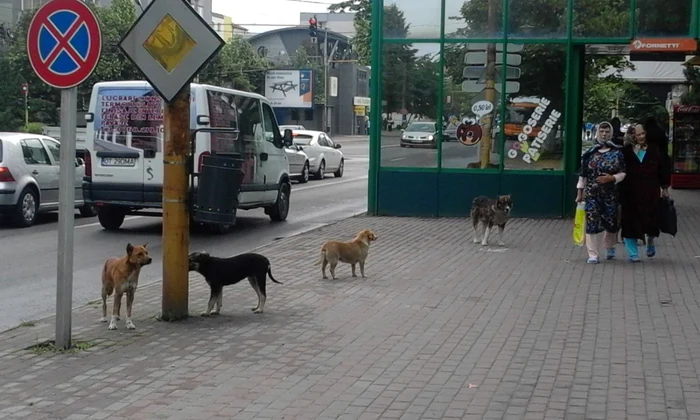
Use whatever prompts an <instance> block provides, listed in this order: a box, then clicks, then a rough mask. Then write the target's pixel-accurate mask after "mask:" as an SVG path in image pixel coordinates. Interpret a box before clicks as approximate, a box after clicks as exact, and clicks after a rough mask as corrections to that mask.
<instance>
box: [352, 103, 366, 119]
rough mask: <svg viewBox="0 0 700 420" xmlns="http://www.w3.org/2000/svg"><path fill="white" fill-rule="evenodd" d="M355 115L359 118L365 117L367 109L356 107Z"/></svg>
mask: <svg viewBox="0 0 700 420" xmlns="http://www.w3.org/2000/svg"><path fill="white" fill-rule="evenodd" d="M354 108H355V115H359V116H364V115H365V107H364V106H357V105H356V106H355V107H354Z"/></svg>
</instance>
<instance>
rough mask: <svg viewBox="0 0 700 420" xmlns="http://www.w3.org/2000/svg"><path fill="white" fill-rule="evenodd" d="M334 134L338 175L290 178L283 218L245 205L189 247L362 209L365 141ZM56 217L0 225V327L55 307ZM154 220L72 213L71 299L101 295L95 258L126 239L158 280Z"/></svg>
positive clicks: (258, 241) (234, 241)
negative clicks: (221, 228)
mask: <svg viewBox="0 0 700 420" xmlns="http://www.w3.org/2000/svg"><path fill="white" fill-rule="evenodd" d="M336 141H337V142H338V143H341V144H342V147H343V148H342V150H343V153H344V155H345V157H346V164H345V174H344V175H343V178H340V179H337V178H333V177H332V175H331V176H330V177H329V178H326V179H325V180H323V181H314V180H311V181H310V182H309V183H307V184H296V183H295V184H293V185H292V195H291V209H290V214H289V217H288V219H287V221H286V222H284V223H272V222H270V219H269V217H268V216H266V215H265V214H264V212H263V210H262V209H256V210H250V211H244V212H241V213H239V216H238V220H237V224H236V226H235V227H234V228H233V229H232V231H231V232H229V233H227V234H225V235H214V234H210V233H204V232H197V231H194V232H192V234H191V237H190V249H192V250H206V251H208V252H210V253H212V254H215V255H223V256H228V255H233V254H237V253H241V252H246V251H249V250H251V249H253V248H257V247H259V246H262V245H265V244H267V243H270V242H272V241H274V240H277V239H279V238H284V237H287V236H291V235H294V234H298V233H301V232H303V231H306V230H309V229H313V228H316V227H319V226H323V225H325V224H329V223H333V222H336V221H338V220H342V219H344V218H347V217H350V216H353V215H355V214H358V213H362V212H364V211H366V209H367V169H368V166H369V159H368V145H367V141H358V140H357V139H353V140H352V141H347V142H343V140H342V139H340V138H337V139H336ZM57 220H58V215H57V214H55V213H53V214H46V215H43V216H42V217H41V218H40V220H39V221H38V223H37V224H36V225H35V226H32V227H31V228H26V229H17V228H13V227H11V226H8V225H7V224H2V225H0V273H2V274H1V275H0V331H2V330H5V329H7V328H11V327H14V326H16V325H18V324H19V323H21V322H24V321H31V320H36V319H39V318H42V317H45V316H47V315H51V314H53V313H54V311H55V304H56V248H57V241H58V239H57V233H58V231H57V229H58V227H57V224H56V221H57ZM161 222H162V220H161V219H160V218H153V217H139V216H131V217H127V220H126V221H125V222H124V225H123V226H122V229H121V230H120V231H117V232H108V231H105V230H103V229H102V227H101V226H100V225H99V223H98V222H97V219H96V218H80V217H79V216H76V228H75V251H74V252H75V260H74V261H75V262H74V278H73V304H74V306H75V305H82V304H85V303H86V302H89V301H94V300H97V299H99V298H100V274H101V270H102V264H103V263H104V260H105V259H106V258H107V257H110V256H118V255H123V254H124V252H125V250H124V249H125V247H126V244H127V243H128V242H132V243H138V244H141V243H144V242H148V244H149V246H148V249H149V250H150V254H151V256H152V257H153V260H154V264H153V265H151V266H149V267H147V268H145V269H144V270H143V271H142V272H141V278H140V284H141V285H143V284H148V283H152V282H156V281H160V279H161V276H162V263H161V262H162V245H161V229H162V223H161ZM95 316H96V317H97V316H98V314H97V313H96V314H95Z"/></svg>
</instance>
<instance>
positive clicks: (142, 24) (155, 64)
mask: <svg viewBox="0 0 700 420" xmlns="http://www.w3.org/2000/svg"><path fill="white" fill-rule="evenodd" d="M223 46H224V41H223V40H222V39H221V37H219V35H218V34H217V33H216V32H215V31H214V30H213V29H212V28H211V27H210V26H209V25H208V24H207V22H206V21H204V19H203V18H202V17H201V16H200V15H199V14H197V12H196V10H195V9H194V8H193V7H191V6H190V4H189V1H188V0H153V1H152V2H151V3H150V4H149V5H148V6H147V7H146V9H145V10H144V11H143V13H141V15H140V16H139V18H138V20H137V21H136V22H135V23H134V25H133V26H132V27H131V28H130V29H129V31H128V32H127V33H126V35H124V38H122V40H121V42H120V43H119V47H120V48H121V50H122V51H123V52H124V54H125V55H126V56H127V57H128V58H129V59H130V60H131V61H132V62H133V63H134V65H135V66H136V67H137V68H138V69H139V70H140V71H141V73H143V75H144V77H145V78H146V80H148V82H149V83H150V84H151V86H152V87H153V89H154V90H155V91H156V92H157V93H158V95H160V97H161V98H163V100H164V101H165V109H164V115H163V125H164V131H165V133H164V140H163V168H164V169H163V295H162V312H161V319H163V320H164V321H175V320H178V319H181V318H185V317H187V316H188V299H189V297H188V294H189V277H188V273H189V267H188V264H187V255H188V252H189V249H188V248H189V238H190V236H189V213H188V203H187V197H188V192H189V190H188V179H189V174H188V171H187V162H188V158H189V152H190V130H191V128H192V127H190V87H189V86H190V81H191V80H192V79H193V78H194V77H195V76H196V75H197V73H199V71H200V70H201V69H202V67H204V66H205V65H206V64H207V63H208V62H209V60H211V59H212V58H213V57H214V55H215V54H216V53H218V52H219V50H220V49H221V48H222V47H223Z"/></svg>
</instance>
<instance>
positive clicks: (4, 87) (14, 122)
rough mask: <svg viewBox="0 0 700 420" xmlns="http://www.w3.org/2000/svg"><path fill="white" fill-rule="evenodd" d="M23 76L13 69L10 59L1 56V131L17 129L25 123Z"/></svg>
mask: <svg viewBox="0 0 700 420" xmlns="http://www.w3.org/2000/svg"><path fill="white" fill-rule="evenodd" d="M22 83H24V79H23V78H22V76H21V75H20V74H18V73H16V72H14V71H13V69H12V65H11V63H10V60H9V59H8V58H7V57H0V131H16V130H17V129H18V128H19V127H20V126H21V125H23V124H24V95H23V93H22Z"/></svg>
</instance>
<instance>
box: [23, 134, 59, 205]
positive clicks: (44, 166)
mask: <svg viewBox="0 0 700 420" xmlns="http://www.w3.org/2000/svg"><path fill="white" fill-rule="evenodd" d="M20 144H21V146H22V154H23V155H24V163H25V164H26V165H27V169H28V170H29V173H30V174H31V176H32V177H34V179H35V180H36V183H37V184H38V185H39V189H40V190H41V192H40V195H41V198H40V203H41V206H42V207H45V206H56V205H58V165H56V166H54V164H53V162H52V161H51V157H50V156H49V152H48V151H47V150H46V148H45V147H44V143H42V142H41V140H39V139H38V138H26V139H23V140H21V141H20Z"/></svg>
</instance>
